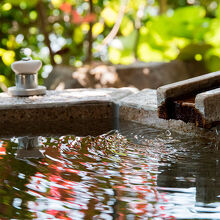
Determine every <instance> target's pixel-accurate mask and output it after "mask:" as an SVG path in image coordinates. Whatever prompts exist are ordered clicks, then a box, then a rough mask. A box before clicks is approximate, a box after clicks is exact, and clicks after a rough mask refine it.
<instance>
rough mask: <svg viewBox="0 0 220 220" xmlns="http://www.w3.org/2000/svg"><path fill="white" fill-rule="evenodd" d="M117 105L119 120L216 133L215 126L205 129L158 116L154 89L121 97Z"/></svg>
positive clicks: (195, 133)
mask: <svg viewBox="0 0 220 220" xmlns="http://www.w3.org/2000/svg"><path fill="white" fill-rule="evenodd" d="M119 105H120V107H119V118H120V119H121V120H128V121H133V122H138V123H141V124H146V125H149V126H153V127H156V128H162V129H167V130H171V131H175V132H177V133H181V134H187V135H193V136H206V137H208V136H209V137H214V136H215V135H216V131H215V128H213V129H211V130H207V129H203V128H198V127H196V126H195V125H194V124H192V123H185V122H183V121H180V120H173V119H170V120H165V119H161V118H158V114H157V92H156V90H152V89H144V90H142V91H140V92H139V93H137V94H132V95H130V96H127V97H125V98H123V99H121V100H120V101H119Z"/></svg>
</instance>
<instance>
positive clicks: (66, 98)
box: [0, 88, 138, 110]
mask: <svg viewBox="0 0 220 220" xmlns="http://www.w3.org/2000/svg"><path fill="white" fill-rule="evenodd" d="M137 91H138V90H137V89H135V88H120V89H116V88H108V89H104V88H103V89H69V90H64V91H54V90H48V91H47V92H46V95H44V96H30V97H12V96H10V95H9V94H7V93H0V109H2V110H5V109H19V108H21V109H26V108H27V109H31V108H53V107H64V106H72V105H77V104H80V105H82V104H86V103H87V104H89V103H90V104H93V103H100V102H112V101H115V100H118V99H121V98H123V97H125V96H127V95H130V94H132V93H135V92H137Z"/></svg>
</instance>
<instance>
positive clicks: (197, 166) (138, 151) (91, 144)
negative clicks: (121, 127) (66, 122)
mask: <svg viewBox="0 0 220 220" xmlns="http://www.w3.org/2000/svg"><path fill="white" fill-rule="evenodd" d="M122 133H123V131H122ZM132 138H133V139H132ZM128 139H130V140H128ZM131 140H132V141H131ZM135 140H136V143H135V144H134V143H133V142H134V141H135ZM33 149H36V150H38V151H39V152H43V154H44V157H40V158H39V157H36V155H35V154H33V152H32V153H31V154H29V155H28V156H27V154H22V153H21V154H20V155H21V156H18V155H19V153H18V151H20V150H23V151H24V150H26V151H29V150H31V151H32V150H33ZM23 151H22V152H23ZM31 151H30V152H31ZM26 153H27V152H26ZM0 154H1V155H0V157H1V159H0V218H6V219H11V218H16V219H33V218H36V219H52V218H56V219H93V218H94V219H137V218H138V219H149V218H152V219H175V218H178V219H181V218H183V216H184V219H192V218H195V219H198V218H200V219H218V215H219V213H218V210H219V207H220V205H219V197H218V195H219V193H220V192H219V189H220V187H219V164H218V158H219V156H220V152H219V151H218V150H216V148H214V147H213V146H212V143H208V142H205V141H204V140H191V139H190V140H189V139H186V138H184V137H181V136H180V137H175V138H174V137H173V136H172V135H170V134H169V135H167V134H166V133H164V132H160V131H158V130H155V129H149V128H147V132H146V128H145V130H142V133H140V134H138V133H136V134H135V135H133V136H132V135H130V136H127V138H126V137H125V136H124V135H121V134H120V133H117V132H111V133H109V134H108V135H100V136H97V137H91V136H88V137H76V136H61V137H50V138H49V137H22V138H19V139H12V140H11V141H8V140H4V141H0ZM30 155H31V156H30ZM41 156H42V154H41ZM21 158H22V160H21ZM211 207H214V208H211ZM208 211H209V213H208ZM207 213H208V214H207ZM210 213H211V214H210ZM137 216H138V217H137Z"/></svg>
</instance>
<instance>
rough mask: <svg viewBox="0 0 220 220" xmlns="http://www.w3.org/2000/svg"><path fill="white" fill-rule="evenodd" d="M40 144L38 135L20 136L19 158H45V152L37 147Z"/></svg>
mask: <svg viewBox="0 0 220 220" xmlns="http://www.w3.org/2000/svg"><path fill="white" fill-rule="evenodd" d="M38 146H39V143H38V137H28V136H26V137H19V138H18V150H17V152H16V153H17V156H16V158H17V159H27V158H35V159H39V158H43V157H44V156H43V154H42V153H41V152H40V150H39V149H38V148H37V147H38Z"/></svg>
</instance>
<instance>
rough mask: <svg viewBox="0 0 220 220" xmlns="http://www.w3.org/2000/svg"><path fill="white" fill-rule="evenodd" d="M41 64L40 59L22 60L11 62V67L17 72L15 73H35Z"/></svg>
mask: <svg viewBox="0 0 220 220" xmlns="http://www.w3.org/2000/svg"><path fill="white" fill-rule="evenodd" d="M41 66H42V63H41V61H40V60H27V61H23V60H21V61H16V62H14V63H12V64H11V68H12V70H13V71H14V72H15V74H21V73H25V74H34V73H37V72H38V70H39V69H40V68H41Z"/></svg>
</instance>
